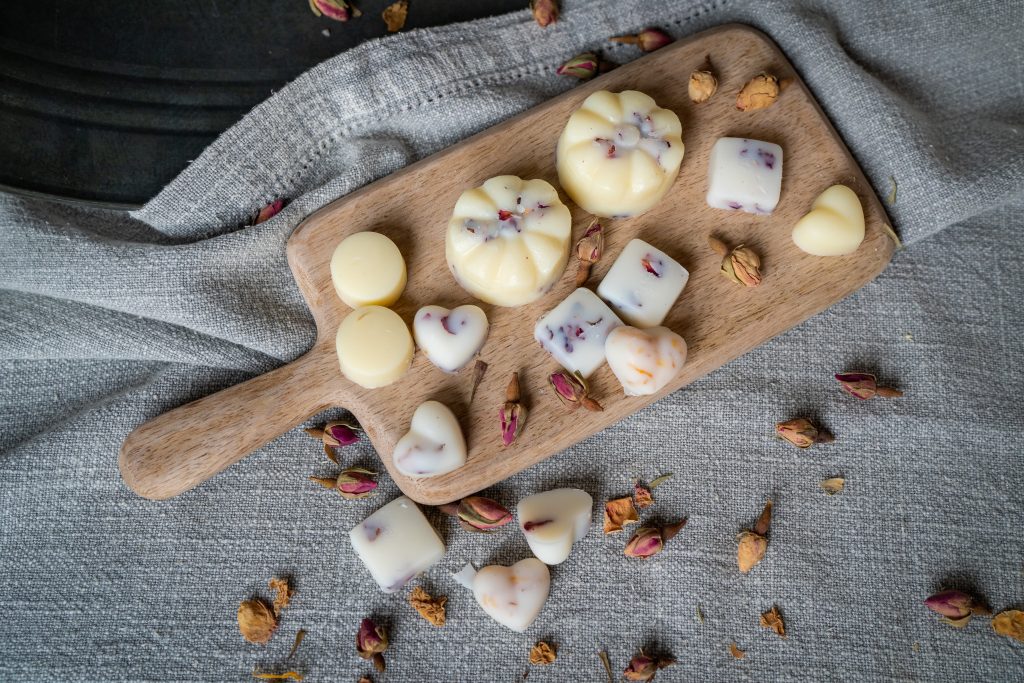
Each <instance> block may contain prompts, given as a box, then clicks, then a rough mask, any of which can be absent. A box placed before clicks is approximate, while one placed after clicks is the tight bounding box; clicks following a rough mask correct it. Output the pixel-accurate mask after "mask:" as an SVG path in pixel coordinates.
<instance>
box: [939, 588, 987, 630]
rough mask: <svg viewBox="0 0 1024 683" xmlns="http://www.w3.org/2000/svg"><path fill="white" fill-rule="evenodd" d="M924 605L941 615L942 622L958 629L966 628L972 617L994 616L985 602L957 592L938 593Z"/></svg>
mask: <svg viewBox="0 0 1024 683" xmlns="http://www.w3.org/2000/svg"><path fill="white" fill-rule="evenodd" d="M924 604H925V607H927V608H928V609H930V610H931V611H933V612H935V613H936V614H941V615H942V621H944V622H945V623H947V624H949V625H950V626H955V627H956V628H963V627H964V626H966V625H967V622H969V621H970V620H971V617H972V616H975V617H977V616H984V617H987V616H989V615H991V614H992V611H991V610H990V609H989V608H988V606H987V605H986V604H985V602H984V601H983V600H978V599H977V598H975V597H974V596H973V595H968V594H967V593H964V592H962V591H956V590H952V591H942V592H941V593H936V594H935V595H932V596H930V597H929V598H928V599H927V600H925V601H924Z"/></svg>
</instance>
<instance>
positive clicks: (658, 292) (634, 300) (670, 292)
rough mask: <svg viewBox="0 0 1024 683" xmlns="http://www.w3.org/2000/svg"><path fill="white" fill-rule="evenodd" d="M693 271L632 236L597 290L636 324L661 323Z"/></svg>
mask: <svg viewBox="0 0 1024 683" xmlns="http://www.w3.org/2000/svg"><path fill="white" fill-rule="evenodd" d="M689 278H690V274H689V273H688V272H687V271H686V269H685V268H683V267H682V266H681V265H679V263H678V262H676V261H675V260H674V259H673V258H671V257H670V256H668V255H667V254H665V252H663V251H659V250H658V249H655V248H654V247H652V246H651V245H649V244H647V242H644V241H643V240H630V242H629V244H627V245H626V248H625V249H623V250H622V253H621V254H619V257H618V258H617V259H615V263H613V264H612V267H611V269H609V271H608V274H607V275H605V276H604V279H603V280H601V284H600V285H598V288H597V294H598V296H600V297H601V298H602V299H604V300H605V301H607V302H608V304H609V305H610V306H611V307H612V309H613V310H614V311H615V312H616V313H618V314H619V315H620V316H621V317H622V319H623V320H625V321H626V322H627V323H629V324H630V325H633V326H635V327H654V326H655V325H660V324H661V323H662V321H663V320H665V316H666V315H668V312H669V309H671V308H672V304H674V303H675V302H676V299H677V298H679V294H680V293H681V292H682V291H683V287H685V286H686V281H687V280H688V279H689Z"/></svg>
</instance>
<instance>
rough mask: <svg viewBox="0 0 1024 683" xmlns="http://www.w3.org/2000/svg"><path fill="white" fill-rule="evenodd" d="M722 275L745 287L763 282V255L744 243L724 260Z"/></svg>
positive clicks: (755, 285)
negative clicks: (759, 254)
mask: <svg viewBox="0 0 1024 683" xmlns="http://www.w3.org/2000/svg"><path fill="white" fill-rule="evenodd" d="M722 275H724V276H726V277H727V278H729V279H730V280H732V281H733V282H736V283H739V284H741V285H743V286H745V287H757V286H758V285H759V284H761V257H760V256H758V255H757V254H756V253H755V252H754V250H753V249H751V248H750V247H745V246H743V245H742V244H741V245H740V246H738V247H736V248H735V249H733V250H732V251H731V252H729V255H728V256H726V257H725V258H724V259H723V260H722Z"/></svg>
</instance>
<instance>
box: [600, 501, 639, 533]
mask: <svg viewBox="0 0 1024 683" xmlns="http://www.w3.org/2000/svg"><path fill="white" fill-rule="evenodd" d="M639 521H640V515H638V514H637V512H636V508H635V507H634V506H633V499H632V498H630V497H629V496H626V497H625V498H616V499H615V500H609V501H608V502H607V503H605V504H604V532H605V533H606V534H611V533H615V532H617V531H622V528H623V527H624V526H625V525H627V524H632V523H633V522H639Z"/></svg>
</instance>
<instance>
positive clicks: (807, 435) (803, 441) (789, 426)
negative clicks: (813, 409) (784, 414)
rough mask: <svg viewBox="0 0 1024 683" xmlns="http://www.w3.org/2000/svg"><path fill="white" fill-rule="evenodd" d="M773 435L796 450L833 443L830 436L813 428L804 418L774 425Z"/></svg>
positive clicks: (822, 430)
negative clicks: (776, 435)
mask: <svg viewBox="0 0 1024 683" xmlns="http://www.w3.org/2000/svg"><path fill="white" fill-rule="evenodd" d="M775 433H776V434H778V435H779V436H780V437H782V438H783V439H785V440H786V441H788V442H790V443H791V444H793V445H794V446H796V447H797V448H809V447H810V446H811V444H815V443H829V442H831V441H835V438H834V437H833V436H832V435H831V434H829V433H828V432H827V431H825V430H824V429H819V428H818V427H815V426H814V423H813V422H811V421H810V420H808V419H807V418H806V417H798V418H796V419H795V420H787V421H786V422H780V423H778V424H777V425H775Z"/></svg>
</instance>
